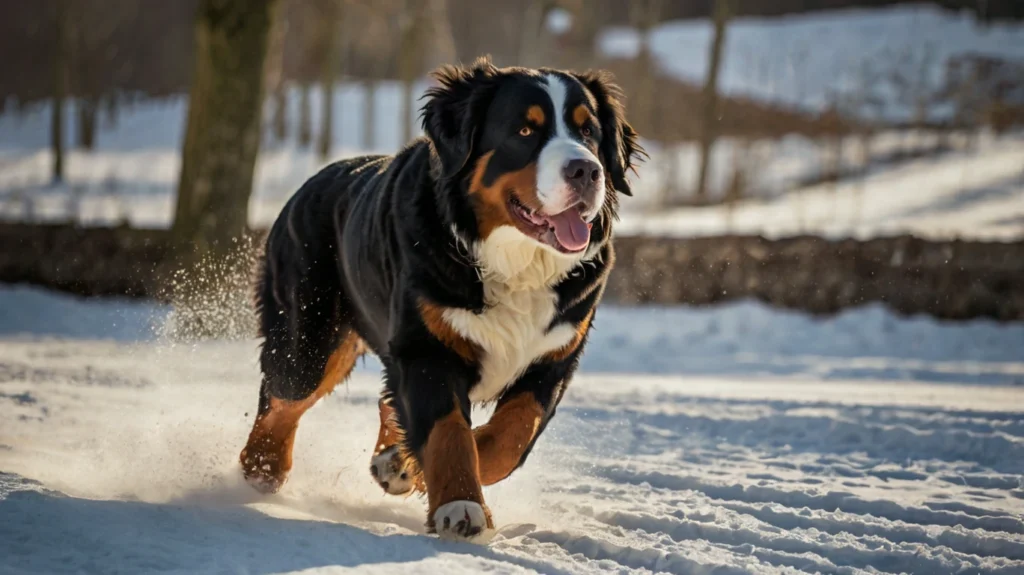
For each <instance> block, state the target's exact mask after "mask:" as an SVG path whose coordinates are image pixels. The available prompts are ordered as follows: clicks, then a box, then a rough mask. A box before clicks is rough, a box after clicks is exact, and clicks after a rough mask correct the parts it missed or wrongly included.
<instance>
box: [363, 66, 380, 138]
mask: <svg viewBox="0 0 1024 575" xmlns="http://www.w3.org/2000/svg"><path fill="white" fill-rule="evenodd" d="M376 116H377V82H375V81H373V80H367V81H366V104H365V107H364V108H363V149H364V150H373V149H375V148H374V146H376V145H377V141H376V137H375V133H376V128H377V117H376Z"/></svg>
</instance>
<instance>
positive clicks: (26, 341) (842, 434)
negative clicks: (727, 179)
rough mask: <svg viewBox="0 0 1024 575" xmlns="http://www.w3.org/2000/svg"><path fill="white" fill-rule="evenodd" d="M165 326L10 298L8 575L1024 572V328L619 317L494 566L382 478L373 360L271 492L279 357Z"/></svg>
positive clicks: (520, 503)
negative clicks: (376, 464)
mask: <svg viewBox="0 0 1024 575" xmlns="http://www.w3.org/2000/svg"><path fill="white" fill-rule="evenodd" d="M44 311H45V312H46V313H45V315H44V316H40V315H39V314H42V313H43V312H44ZM166 313H167V310H166V309H164V308H160V307H153V306H147V305H141V304H134V303H127V302H116V301H115V302H110V301H108V302H105V303H102V304H98V303H97V302H92V301H88V302H85V301H80V300H75V299H72V298H68V297H66V296H58V295H53V294H49V293H45V292H38V291H35V290H28V289H23V288H14V289H11V288H4V289H0V333H2V334H3V335H2V336H0V337H2V339H0V573H80V572H105V573H117V572H120V573H138V572H151V571H161V572H168V573H224V572H230V573H293V572H302V573H348V572H368V573H396V572H401V573H439V572H446V573H463V572H464V573H478V572H484V571H486V572H495V573H523V572H540V573H603V572H624V571H637V572H665V573H686V574H690V573H805V572H806V573H813V572H820V573H842V574H854V573H901V572H902V573H927V574H944V573H986V574H987V573H1003V574H1007V575H1009V574H1016V573H1020V572H1022V570H1024V480H1022V473H1024V351H1022V350H1024V326H1019V325H998V324H994V323H990V322H984V321H980V322H969V323H958V324H946V323H941V322H935V321H933V320H929V319H922V318H912V319H902V318H897V317H895V316H892V315H890V314H888V313H887V312H885V311H883V310H882V309H880V308H874V307H872V308H865V309H860V310H853V311H849V312H846V313H844V314H841V315H839V316H836V317H833V318H830V319H823V320H815V319H809V318H807V317H805V316H802V315H799V314H792V313H785V312H778V311H772V310H769V309H766V308H764V307H762V306H760V305H757V304H752V303H739V304H733V305H728V306H723V307H716V308H704V309H700V310H689V309H685V308H680V309H673V310H649V311H636V310H625V309H616V308H605V309H602V310H601V311H600V312H599V314H598V318H597V323H596V326H597V328H596V332H595V334H594V339H593V342H592V345H591V347H590V349H589V350H588V354H587V356H586V360H585V362H584V366H583V372H582V373H581V374H580V375H579V377H577V378H576V381H575V382H574V383H573V386H572V387H571V388H570V391H569V393H568V395H567V397H566V400H565V402H564V403H563V406H564V408H563V409H560V410H559V415H558V416H557V417H556V418H555V420H554V422H553V423H552V425H551V427H550V428H549V432H548V433H547V434H545V436H544V437H543V438H542V440H541V441H540V443H539V444H538V447H537V449H536V450H535V451H534V454H533V455H532V456H531V458H530V460H529V462H528V463H527V465H526V466H525V467H524V468H523V469H522V470H520V471H518V472H516V473H515V474H514V475H513V476H512V477H511V478H510V479H509V480H508V481H506V482H505V483H503V484H500V485H498V486H495V487H493V488H489V489H488V490H487V491H486V496H487V498H488V501H489V503H490V505H491V507H492V509H493V511H494V514H495V518H496V519H497V521H498V524H499V526H500V527H501V530H500V533H499V534H498V536H497V537H496V539H495V540H494V541H493V542H492V543H491V545H490V546H488V547H486V548H482V547H474V546H470V545H464V544H450V543H442V542H440V541H438V540H436V539H435V538H433V537H431V536H427V535H425V534H424V533H423V531H424V530H423V525H422V524H423V519H424V517H423V515H424V510H423V509H424V503H423V502H422V501H420V500H418V499H415V498H413V499H407V500H402V499H393V498H390V497H385V496H384V495H382V494H381V493H380V492H379V489H378V488H377V487H376V486H375V484H374V483H373V482H372V481H371V480H370V477H369V474H368V472H367V470H366V467H367V465H368V460H369V453H370V448H371V447H372V444H373V441H374V437H375V433H376V426H377V415H376V411H375V399H376V396H377V392H378V389H379V373H378V371H377V368H376V363H375V362H374V361H368V362H367V364H366V365H364V366H363V367H361V368H360V369H359V370H358V371H357V373H356V374H355V375H354V376H353V378H352V379H351V381H350V382H349V383H348V384H347V385H346V386H344V387H343V388H339V390H338V391H336V392H335V394H334V395H332V396H330V397H329V398H327V399H326V400H325V401H323V402H322V403H321V405H319V406H317V407H316V408H314V409H313V410H312V411H311V412H310V413H309V414H308V415H307V416H306V417H305V418H304V420H303V423H302V426H301V428H300V431H299V435H298V442H297V446H296V467H295V470H294V474H293V476H292V479H291V480H290V482H289V483H288V485H287V486H286V488H285V489H284V490H283V492H282V493H280V494H278V495H275V496H270V497H265V496H259V495H257V494H256V493H255V492H253V491H252V490H251V489H250V488H249V487H248V486H246V485H244V483H243V482H242V481H241V479H240V477H239V473H238V470H237V464H236V461H235V457H236V455H237V451H238V450H239V448H240V446H241V444H242V442H243V441H244V438H245V434H246V432H247V429H248V425H249V424H250V416H251V413H252V409H254V408H255V403H256V401H255V400H256V387H257V380H258V372H257V369H256V361H255V360H256V343H255V342H254V341H239V342H208V343H203V344H196V345H185V344H173V343H171V342H168V341H165V340H163V339H162V338H160V337H159V336H158V335H153V334H158V333H159V326H160V324H161V322H162V321H163V318H164V317H165V315H166ZM33 314H35V315H33ZM43 318H46V319H45V320H42V319H43ZM40 320H42V321H40ZM86 326H88V327H86ZM153 328H156V331H153ZM478 415H480V417H481V418H482V417H486V414H485V413H484V414H478Z"/></svg>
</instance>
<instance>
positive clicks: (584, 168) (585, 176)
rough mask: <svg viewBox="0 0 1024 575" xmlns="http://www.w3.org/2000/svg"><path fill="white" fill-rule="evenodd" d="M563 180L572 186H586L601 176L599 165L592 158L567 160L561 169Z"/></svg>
mask: <svg viewBox="0 0 1024 575" xmlns="http://www.w3.org/2000/svg"><path fill="white" fill-rule="evenodd" d="M562 174H563V175H564V176H565V181H566V182H569V183H570V184H572V185H574V186H580V187H583V186H586V185H588V184H590V183H592V182H596V181H597V179H598V178H600V177H601V166H600V165H598V163H597V162H594V161H592V160H569V162H568V163H567V164H565V168H563V169H562Z"/></svg>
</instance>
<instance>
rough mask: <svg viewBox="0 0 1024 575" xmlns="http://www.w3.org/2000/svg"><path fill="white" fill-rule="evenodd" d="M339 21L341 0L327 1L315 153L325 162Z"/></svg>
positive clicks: (331, 126) (331, 122) (338, 50)
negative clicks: (318, 133) (317, 136)
mask: <svg viewBox="0 0 1024 575" xmlns="http://www.w3.org/2000/svg"><path fill="white" fill-rule="evenodd" d="M340 20H341V0H327V1H326V2H325V4H324V14H323V19H322V21H321V28H320V34H321V42H322V44H321V45H322V49H323V55H322V61H321V63H320V88H321V90H322V98H321V99H320V136H319V139H318V140H317V152H318V153H319V154H320V159H321V160H325V159H327V157H328V156H329V155H330V153H331V139H332V138H333V137H334V134H333V130H334V84H335V81H336V80H337V77H338V62H339V58H340V56H341V41H340V40H341V34H340V33H339V32H340V31H339V30H338V23H339V22H340Z"/></svg>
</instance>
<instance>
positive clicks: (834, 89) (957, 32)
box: [598, 5, 1024, 120]
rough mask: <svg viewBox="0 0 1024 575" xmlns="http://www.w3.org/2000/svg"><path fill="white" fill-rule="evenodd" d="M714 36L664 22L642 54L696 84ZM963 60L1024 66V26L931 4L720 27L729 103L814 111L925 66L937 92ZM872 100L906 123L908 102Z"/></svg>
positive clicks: (615, 48)
mask: <svg viewBox="0 0 1024 575" xmlns="http://www.w3.org/2000/svg"><path fill="white" fill-rule="evenodd" d="M712 34H713V25H712V23H711V22H709V21H706V20H694V21H677V22H668V23H665V24H662V25H661V26H658V27H656V28H654V29H653V30H652V31H651V35H650V43H649V47H650V50H651V53H652V54H653V55H654V56H655V58H657V59H658V62H659V64H660V66H661V68H662V69H663V70H664V71H665V72H667V73H669V74H671V75H673V76H676V77H678V78H681V79H684V80H687V81H689V82H691V83H695V84H701V83H703V80H704V77H705V75H706V71H707V70H706V69H707V52H708V50H709V49H710V45H711V37H712ZM640 42H641V39H640V36H639V34H638V33H637V32H636V30H634V29H630V28H613V29H609V30H606V31H605V32H604V33H603V34H602V35H601V37H600V39H599V41H598V46H599V48H600V50H601V51H602V52H603V53H604V54H606V55H609V56H617V57H624V58H631V57H634V56H635V55H636V54H637V53H638V52H639V50H640ZM966 54H976V55H987V56H993V57H1000V58H1006V59H1011V60H1014V59H1015V60H1020V59H1024V26H1021V25H1020V24H1015V23H997V24H990V25H986V24H983V23H979V22H976V21H975V20H974V18H973V17H972V16H971V14H970V13H969V12H967V11H962V12H959V13H957V12H951V11H947V10H942V9H940V8H938V7H935V6H930V5H918V6H913V5H911V6H898V7H890V8H886V9H873V10H869V9H855V10H840V11H829V12H820V13H817V14H813V13H812V14H806V15H799V16H788V17H786V18H736V19H734V20H732V21H731V22H730V23H729V26H728V28H727V32H726V41H725V46H724V52H723V60H722V62H723V65H722V69H721V71H720V75H719V86H720V89H721V90H722V92H723V93H725V94H728V95H732V96H746V97H753V98H757V99H760V100H765V101H771V102H775V103H783V104H789V105H795V106H800V107H803V108H807V109H813V110H820V109H823V108H825V107H826V106H827V105H828V104H830V103H831V102H832V101H833V98H834V95H835V94H844V95H847V96H849V95H850V94H851V93H855V92H857V91H858V90H861V89H869V90H879V89H880V88H881V86H880V84H883V83H884V78H888V77H889V76H891V75H892V74H894V73H897V74H900V75H902V76H904V77H907V78H918V77H919V76H921V75H922V74H921V70H922V69H923V70H924V81H925V83H926V85H927V86H929V87H931V88H933V89H934V88H938V87H939V86H941V83H942V77H943V75H944V73H945V66H946V63H947V62H948V61H949V60H950V59H951V58H954V57H956V56H963V55H966ZM866 70H867V71H868V72H869V74H868V76H867V77H865V71H866ZM868 78H876V80H874V81H870V80H868ZM866 81H870V83H871V84H874V85H872V86H865V85H864V84H865V82H866ZM879 95H880V96H888V98H887V100H886V104H885V106H884V109H883V110H881V111H880V113H881V116H882V117H886V118H889V119H894V120H895V119H899V120H906V119H908V118H909V117H910V115H911V108H912V105H911V103H909V102H904V101H900V100H899V98H898V95H897V94H892V93H889V94H879ZM933 112H935V113H937V112H939V110H933Z"/></svg>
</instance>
